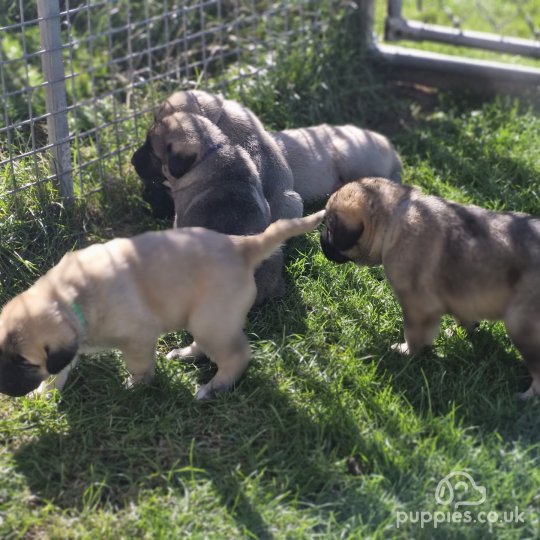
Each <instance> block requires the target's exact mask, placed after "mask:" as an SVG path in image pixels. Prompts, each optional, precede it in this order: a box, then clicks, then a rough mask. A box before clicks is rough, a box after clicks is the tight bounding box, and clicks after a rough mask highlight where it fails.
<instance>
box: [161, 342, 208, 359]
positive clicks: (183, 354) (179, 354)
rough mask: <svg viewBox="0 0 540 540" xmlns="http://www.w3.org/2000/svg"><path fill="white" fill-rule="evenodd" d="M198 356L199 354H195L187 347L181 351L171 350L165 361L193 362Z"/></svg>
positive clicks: (191, 348)
mask: <svg viewBox="0 0 540 540" xmlns="http://www.w3.org/2000/svg"><path fill="white" fill-rule="evenodd" d="M199 356H200V354H197V352H196V351H194V350H193V347H192V346H191V345H189V346H187V347H184V348H182V349H173V350H172V351H171V352H169V353H168V354H167V356H166V357H165V358H167V360H173V359H179V360H182V361H183V362H193V361H194V360H197V358H199Z"/></svg>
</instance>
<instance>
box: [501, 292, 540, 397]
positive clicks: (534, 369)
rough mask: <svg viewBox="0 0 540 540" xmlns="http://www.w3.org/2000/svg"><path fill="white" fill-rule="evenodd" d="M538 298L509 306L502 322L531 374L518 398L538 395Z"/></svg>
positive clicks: (539, 313)
mask: <svg viewBox="0 0 540 540" xmlns="http://www.w3.org/2000/svg"><path fill="white" fill-rule="evenodd" d="M539 301H540V299H535V301H534V302H533V301H531V302H529V303H528V305H526V306H524V305H523V304H521V305H518V303H516V305H515V306H511V307H510V308H509V309H508V310H507V313H506V315H505V317H504V324H505V326H506V330H507V332H508V335H509V336H510V339H511V340H512V341H513V342H514V345H515V346H516V348H517V350H518V351H519V352H520V354H521V356H523V360H524V361H525V364H526V365H527V368H528V369H529V371H530V373H531V375H532V383H531V386H530V387H529V389H528V390H527V391H525V392H522V393H519V394H518V396H517V397H518V398H519V399H521V400H523V401H525V400H528V399H531V398H532V397H534V396H537V395H540V308H539V307H538V306H539Z"/></svg>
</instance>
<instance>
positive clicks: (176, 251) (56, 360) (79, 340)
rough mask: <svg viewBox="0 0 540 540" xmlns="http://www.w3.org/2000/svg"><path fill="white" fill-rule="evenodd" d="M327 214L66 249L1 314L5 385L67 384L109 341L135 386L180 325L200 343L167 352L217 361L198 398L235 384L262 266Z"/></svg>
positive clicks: (22, 388)
mask: <svg viewBox="0 0 540 540" xmlns="http://www.w3.org/2000/svg"><path fill="white" fill-rule="evenodd" d="M323 215H324V210H323V211H321V212H319V213H317V214H313V215H311V216H308V217H305V218H298V219H293V220H280V221H277V222H275V223H273V224H272V225H270V226H269V227H268V228H267V229H266V230H265V231H264V232H263V233H261V234H258V235H253V236H228V235H224V234H220V233H217V232H214V231H209V230H207V229H203V228H186V229H176V230H168V231H161V232H148V233H145V234H141V235H139V236H135V237H133V238H118V239H115V240H111V241H110V242H107V243H105V244H95V245H92V246H90V247H88V248H86V249H82V250H80V251H76V252H73V253H69V254H67V255H65V256H64V257H63V258H62V260H61V261H60V262H59V263H58V264H57V265H56V266H55V267H53V268H52V269H51V270H50V271H49V272H47V274H45V275H44V276H43V277H41V278H40V279H39V280H38V281H37V282H36V283H35V284H34V285H33V286H32V287H30V288H29V289H28V290H27V291H25V292H23V293H22V294H20V295H18V296H16V297H15V298H13V299H12V300H11V301H10V302H8V303H7V304H6V306H5V307H4V308H3V310H2V312H1V313H0V392H2V393H4V394H7V395H9V396H22V395H24V394H27V393H28V392H30V391H32V390H34V389H36V388H38V386H39V385H40V384H41V383H42V381H45V379H47V378H48V377H49V376H50V375H56V379H55V380H54V381H52V385H54V386H55V387H56V388H58V389H61V388H62V386H63V385H64V383H65V381H66V379H67V375H68V373H69V370H70V363H72V361H73V360H74V359H75V357H76V355H77V354H78V353H79V352H85V351H91V352H95V351H96V350H100V349H110V348H115V349H120V350H121V351H122V352H123V355H124V360H125V363H126V367H127V369H128V371H129V373H130V383H131V384H133V383H137V382H139V381H148V380H150V379H151V378H152V376H153V374H154V367H155V349H156V341H157V339H158V338H159V336H160V335H162V334H164V333H166V332H171V331H173V330H179V329H181V328H186V329H187V330H189V332H190V333H191V334H192V335H193V337H194V339H195V341H194V342H193V343H192V345H190V346H189V347H186V348H184V349H180V350H174V351H171V353H169V355H168V358H176V357H179V358H193V357H198V356H201V355H206V356H208V357H209V358H210V359H211V360H212V361H213V362H215V363H216V364H217V367H218V371H217V373H216V375H215V376H214V378H213V379H212V380H211V381H210V382H209V383H207V384H205V385H203V386H201V388H200V389H199V390H198V392H197V398H198V399H203V398H208V397H211V396H212V395H213V394H216V393H219V392H223V391H224V390H227V389H228V388H230V387H231V386H232V385H233V384H234V383H235V382H236V381H237V380H238V378H239V377H240V375H241V374H242V372H243V371H244V369H245V368H246V366H247V364H248V362H249V358H250V351H249V344H248V341H247V339H246V337H245V335H244V333H243V325H244V322H245V317H246V315H247V312H248V310H249V309H250V307H251V305H252V304H253V301H254V299H255V294H256V287H255V281H254V277H253V271H254V269H255V267H256V266H258V265H259V264H260V263H261V261H263V260H264V259H265V258H266V257H268V256H269V255H271V253H272V252H273V251H274V250H275V249H276V248H277V247H278V246H279V244H280V243H281V242H283V241H285V240H286V239H288V238H290V237H292V236H295V235H299V234H304V233H306V232H309V231H311V230H313V229H314V228H315V227H316V226H317V225H318V224H319V223H320V222H321V220H322V218H323ZM47 388H49V385H48V384H47V383H43V384H42V386H41V389H40V390H41V391H46V390H47Z"/></svg>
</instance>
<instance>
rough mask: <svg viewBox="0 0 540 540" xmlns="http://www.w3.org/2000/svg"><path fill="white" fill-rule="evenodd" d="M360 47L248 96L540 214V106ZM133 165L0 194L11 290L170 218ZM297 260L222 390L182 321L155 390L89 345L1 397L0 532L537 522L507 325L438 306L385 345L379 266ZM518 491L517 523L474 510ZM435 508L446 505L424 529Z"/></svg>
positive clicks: (282, 530) (539, 484)
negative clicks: (389, 148)
mask: <svg viewBox="0 0 540 540" xmlns="http://www.w3.org/2000/svg"><path fill="white" fill-rule="evenodd" d="M346 50H347V48H346V47H345V48H344V47H343V43H342V42H340V41H336V46H335V47H334V48H330V49H327V50H325V51H324V54H325V55H326V56H324V55H323V56H317V59H318V60H317V61H312V62H310V58H311V59H312V60H313V57H307V56H303V53H302V52H301V51H299V52H295V53H293V54H291V55H290V56H288V57H287V59H286V61H284V62H283V63H282V64H281V66H280V70H278V71H277V72H276V73H273V74H271V75H268V78H265V77H264V76H263V77H261V79H260V80H259V81H258V82H257V83H256V84H254V86H253V88H251V89H248V91H245V92H244V93H243V94H242V98H243V100H244V101H245V102H246V103H248V104H249V105H250V106H252V107H253V108H254V110H256V112H257V113H258V114H260V115H261V117H262V118H263V119H264V121H265V123H266V124H267V125H268V126H270V127H272V128H280V127H285V126H294V125H301V124H305V123H314V122H321V121H328V122H336V123H337V122H345V121H348V122H354V123H358V124H360V125H368V126H370V127H372V128H376V129H380V130H382V131H384V132H386V133H388V134H390V136H391V138H392V140H393V142H394V143H395V144H396V146H397V148H398V149H399V151H400V154H401V156H402V158H403V162H404V174H403V180H404V182H406V183H410V184H415V185H418V186H420V187H422V188H423V190H424V191H425V192H428V193H435V194H440V195H443V196H446V197H450V198H452V199H454V200H457V201H460V202H471V203H476V204H479V205H482V206H485V207H489V208H493V209H498V210H520V211H526V212H531V213H534V214H540V158H539V157H538V148H539V146H540V120H539V118H538V113H537V110H535V109H533V108H532V107H530V106H529V104H528V103H527V102H526V101H525V100H522V101H519V100H510V99H504V98H500V99H493V100H486V101H481V100H479V99H477V98H473V97H466V96H465V97H464V96H451V95H438V94H423V93H422V94H420V93H418V92H414V93H413V95H412V97H411V94H409V93H408V92H407V91H405V90H404V89H403V88H401V87H399V86H397V85H391V84H390V83H388V82H387V81H385V80H382V79H378V78H376V77H375V76H374V75H372V73H371V72H368V71H366V70H365V67H362V65H363V64H362V61H361V60H359V59H357V58H356V57H355V56H354V55H352V56H349V55H347V54H346ZM308 53H309V51H308ZM308 53H306V54H308ZM308 56H309V55H308ZM306 58H307V59H306ZM340 62H341V63H340ZM321 63H322V65H323V66H325V69H321V68H320V66H321ZM345 64H346V65H347V68H348V69H343V67H344V66H345ZM361 68H362V69H363V70H364V71H360V69H361ZM338 90H339V91H338ZM234 92H236V91H235V90H234V89H231V95H240V94H235V93H234ZM413 98H414V99H413ZM418 98H421V99H418ZM125 161H126V169H125V175H124V179H123V180H122V181H121V182H120V181H116V182H111V184H110V185H108V186H107V188H106V189H104V190H102V191H101V192H99V193H96V194H94V195H93V196H89V197H87V198H85V199H84V200H82V201H79V202H78V204H77V205H76V206H75V208H73V209H71V210H63V209H62V208H60V207H59V205H58V204H57V203H56V202H55V193H54V191H53V190H52V188H50V189H49V188H43V189H42V190H41V191H38V190H36V191H28V192H24V193H23V194H22V195H21V196H20V197H19V198H18V200H12V199H10V200H9V201H7V200H6V201H1V202H0V304H3V303H4V302H5V301H6V300H7V299H8V298H10V297H12V296H13V295H15V294H16V293H17V292H20V291H21V290H23V289H24V288H25V287H27V286H28V285H29V284H30V283H32V281H34V280H35V279H36V278H37V276H39V275H40V274H41V273H42V272H43V271H45V270H46V269H47V268H49V267H50V266H51V265H52V264H54V263H55V262H57V261H58V260H59V258H60V257H61V255H62V254H63V253H64V252H65V251H66V250H69V249H73V248H76V247H80V246H82V245H86V244H88V243H90V242H94V241H101V240H105V239H108V238H111V237H113V236H115V235H127V234H135V233H137V232H141V231H143V230H147V229H151V228H162V227H165V226H167V224H166V223H161V222H160V223H158V222H155V221H153V220H151V219H150V218H149V217H148V215H147V214H146V213H145V212H144V211H143V210H142V209H141V204H140V203H141V201H140V199H139V197H138V180H137V179H136V176H135V173H134V171H132V170H131V168H130V167H129V165H128V164H127V161H128V160H125ZM314 209H315V208H312V209H310V210H314ZM286 255H287V263H286V268H285V274H286V279H287V282H288V292H287V296H286V297H285V298H283V299H280V300H274V301H271V302H268V303H267V304H266V305H264V306H263V307H260V308H257V309H253V310H252V311H251V313H250V316H249V319H248V322H247V327H246V331H247V333H248V335H249V338H250V343H251V347H252V351H253V359H252V362H251V364H250V366H249V368H248V370H247V372H246V374H245V376H244V377H243V379H242V380H241V381H240V383H239V384H238V385H237V387H236V389H235V390H234V391H232V392H230V393H228V394H226V395H224V396H222V397H219V398H217V399H215V400H213V401H210V402H202V403H201V402H197V401H195V400H194V397H193V396H194V393H195V391H196V389H197V387H198V385H200V384H201V383H203V382H206V381H208V380H209V379H210V377H211V376H212V373H213V368H212V366H210V365H205V364H203V365H201V366H192V365H189V364H188V365H185V364H181V363H179V362H177V361H167V360H166V359H165V357H164V353H166V352H167V351H168V350H169V349H170V348H171V347H172V346H173V345H177V344H178V342H180V341H182V342H183V343H187V340H188V337H187V336H186V334H184V333H179V334H177V335H169V336H166V337H164V338H163V340H162V342H161V343H160V348H159V351H160V355H159V359H158V367H157V375H156V379H155V382H154V383H153V384H152V385H151V386H148V387H138V388H136V389H134V390H131V391H129V390H126V389H124V387H123V385H122V383H123V380H124V378H125V376H126V373H125V371H124V368H123V365H122V361H121V358H120V356H119V355H118V354H116V353H106V354H101V355H94V356H89V357H86V358H85V359H84V360H83V361H82V362H81V363H80V365H79V366H78V367H77V368H76V370H75V371H74V373H73V376H72V378H71V379H70V382H69V384H68V386H67V388H66V390H65V392H64V393H63V394H62V396H60V395H59V394H55V395H54V396H52V398H50V399H44V398H32V397H25V398H18V399H11V398H6V397H0V436H1V438H2V444H1V445H0V537H2V538H17V537H26V538H114V539H117V538H134V537H142V538H152V539H154V538H164V539H165V538H183V537H187V536H188V535H190V536H192V537H193V538H216V539H222V538H319V537H320V538H367V537H372V538H434V537H437V538H487V537H489V536H494V537H499V538H516V539H517V538H537V537H539V536H540V524H539V522H538V509H539V506H540V467H539V465H540V463H539V461H540V444H539V433H540V415H539V411H540V401H539V400H536V401H531V402H528V403H521V402H518V401H517V400H516V398H515V394H516V392H518V391H523V390H525V389H526V388H527V387H528V384H529V382H530V379H529V375H528V373H527V370H526V368H525V366H524V364H523V362H522V360H521V359H520V357H519V355H518V354H517V352H516V350H515V349H514V347H513V346H512V344H511V342H510V341H509V339H508V338H507V336H506V334H505V331H504V328H503V326H502V325H501V324H498V323H485V322H484V323H482V324H481V326H480V328H479V330H478V331H477V332H476V333H475V334H474V336H472V338H468V337H467V336H466V335H465V333H464V331H463V330H462V329H461V328H459V327H457V326H456V324H455V323H454V322H453V321H452V320H451V319H445V320H444V322H443V326H442V329H443V330H449V332H447V333H445V332H444V331H442V332H441V334H440V336H439V337H438V339H437V341H436V343H435V347H434V349H433V351H431V352H429V353H426V354H423V355H420V356H417V357H414V358H403V357H401V356H399V355H397V354H395V353H392V352H391V351H390V345H391V344H392V343H394V342H396V341H398V340H400V339H402V315H401V311H400V308H399V305H398V304H397V302H396V300H395V298H394V296H393V294H392V291H391V290H390V288H389V286H388V284H387V282H386V281H385V279H384V273H383V271H382V269H381V268H372V269H367V268H358V267H355V266H354V265H352V264H348V265H342V266H338V265H334V264H333V263H331V262H329V261H327V260H326V259H325V258H324V257H323V255H322V253H321V251H320V249H319V245H318V234H317V233H313V234H310V235H308V236H306V237H303V238H297V239H294V240H293V241H291V242H290V243H289V244H288V245H287V247H286ZM224 316H226V313H224ZM452 471H464V472H467V473H469V474H470V475H471V476H472V478H473V479H474V481H475V482H476V484H478V485H480V486H483V487H485V490H486V500H485V502H484V503H482V504H481V505H479V506H460V507H458V508H457V510H458V511H461V512H463V513H465V512H466V511H471V514H472V518H474V519H476V518H478V519H477V522H476V523H474V522H471V523H461V524H459V523H455V522H454V523H449V522H448V519H446V518H447V513H448V512H454V511H456V508H455V506H454V504H452V503H443V504H439V503H438V502H437V501H436V499H435V492H436V488H437V485H438V483H439V482H440V481H441V480H442V479H443V478H444V477H445V476H446V475H448V474H449V473H451V472H452ZM467 497H468V495H467V494H463V493H460V495H459V497H458V499H460V500H469V499H467ZM516 508H518V510H519V512H520V513H523V514H522V515H521V516H520V517H522V518H523V522H520V523H503V522H499V521H497V522H494V523H491V524H488V523H480V522H479V520H480V519H482V518H484V517H487V513H488V512H497V518H500V519H501V520H502V519H503V518H504V513H505V512H506V517H509V514H510V512H512V511H515V509H516ZM421 512H424V513H425V514H424V516H425V519H427V516H428V514H429V513H434V512H438V514H436V516H437V518H438V519H442V517H443V518H445V519H446V522H445V523H439V524H438V526H437V528H436V529H435V528H434V527H433V523H427V524H425V525H424V527H423V528H422V527H421V525H420V523H418V519H419V513H421ZM441 513H442V514H441ZM479 513H483V514H481V515H479ZM441 516H442V517H441ZM493 516H494V514H491V519H493ZM398 519H399V520H400V526H399V528H398V527H397V524H398Z"/></svg>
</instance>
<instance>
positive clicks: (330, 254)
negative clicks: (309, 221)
mask: <svg viewBox="0 0 540 540" xmlns="http://www.w3.org/2000/svg"><path fill="white" fill-rule="evenodd" d="M329 237H330V238H329ZM321 248H322V252H323V253H324V256H325V257H326V258H327V259H328V260H330V261H334V262H335V263H338V264H343V263H346V262H351V259H349V258H348V257H346V256H345V255H343V253H340V252H339V251H338V250H337V249H336V248H335V247H334V246H333V245H332V242H331V233H329V232H328V230H327V229H323V230H322V231H321Z"/></svg>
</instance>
